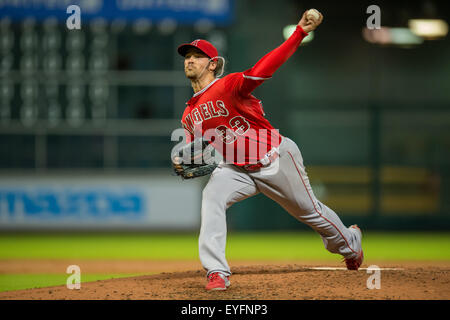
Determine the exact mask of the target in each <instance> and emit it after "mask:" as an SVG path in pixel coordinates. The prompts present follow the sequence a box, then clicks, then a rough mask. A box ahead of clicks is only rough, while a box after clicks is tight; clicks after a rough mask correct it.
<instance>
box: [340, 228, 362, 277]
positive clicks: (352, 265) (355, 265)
mask: <svg viewBox="0 0 450 320" xmlns="http://www.w3.org/2000/svg"><path fill="white" fill-rule="evenodd" d="M350 228H353V229H355V230H356V231H358V233H359V236H360V239H362V233H361V229H359V227H358V226H357V225H356V224H354V225H352V226H350ZM344 260H345V264H346V266H347V269H348V270H358V269H359V267H360V266H361V264H362V263H363V261H364V253H363V250H362V248H361V251H360V252H359V253H358V255H357V256H356V257H355V258H351V259H344Z"/></svg>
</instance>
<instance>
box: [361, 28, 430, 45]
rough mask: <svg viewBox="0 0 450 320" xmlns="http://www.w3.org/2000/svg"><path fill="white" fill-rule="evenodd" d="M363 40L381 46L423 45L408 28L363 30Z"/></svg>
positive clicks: (420, 39) (419, 38)
mask: <svg viewBox="0 0 450 320" xmlns="http://www.w3.org/2000/svg"><path fill="white" fill-rule="evenodd" d="M363 38H364V39H365V40H366V41H367V42H370V43H375V44H381V45H397V46H404V47H408V46H413V45H419V44H422V43H423V41H424V40H423V38H421V37H419V36H417V35H415V34H414V33H412V32H411V30H409V29H408V28H389V27H381V29H375V30H369V29H368V28H364V29H363Z"/></svg>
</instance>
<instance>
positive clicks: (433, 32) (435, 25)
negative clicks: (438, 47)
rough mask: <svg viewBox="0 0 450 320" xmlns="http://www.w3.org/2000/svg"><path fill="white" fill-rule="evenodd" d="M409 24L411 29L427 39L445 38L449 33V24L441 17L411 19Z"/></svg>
mask: <svg viewBox="0 0 450 320" xmlns="http://www.w3.org/2000/svg"><path fill="white" fill-rule="evenodd" d="M408 26H409V28H410V29H411V31H412V32H413V33H414V34H415V35H417V36H419V37H423V38H425V39H439V38H443V37H445V36H446V35H447V33H448V24H447V22H446V21H444V20H439V19H410V20H409V21H408Z"/></svg>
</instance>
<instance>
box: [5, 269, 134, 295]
mask: <svg viewBox="0 0 450 320" xmlns="http://www.w3.org/2000/svg"><path fill="white" fill-rule="evenodd" d="M136 275H140V274H136V273H133V274H125V273H121V274H82V275H81V277H80V278H81V279H80V280H81V287H83V283H84V282H90V281H97V280H107V279H113V278H124V277H132V276H136ZM69 276H70V275H68V274H62V273H61V274H0V292H1V291H10V290H22V289H31V288H44V287H52V286H60V285H65V284H66V281H67V278H68V277H69Z"/></svg>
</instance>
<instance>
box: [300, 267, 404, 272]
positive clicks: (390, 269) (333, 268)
mask: <svg viewBox="0 0 450 320" xmlns="http://www.w3.org/2000/svg"><path fill="white" fill-rule="evenodd" d="M306 269H310V270H324V271H336V270H347V268H344V267H309V268H306ZM359 270H389V271H402V270H405V269H403V268H359Z"/></svg>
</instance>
